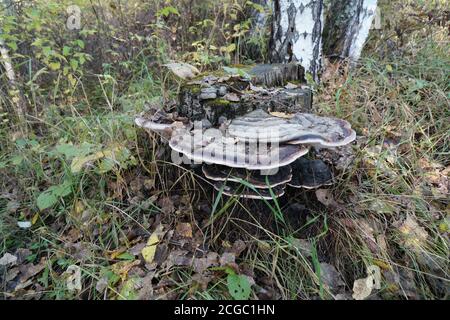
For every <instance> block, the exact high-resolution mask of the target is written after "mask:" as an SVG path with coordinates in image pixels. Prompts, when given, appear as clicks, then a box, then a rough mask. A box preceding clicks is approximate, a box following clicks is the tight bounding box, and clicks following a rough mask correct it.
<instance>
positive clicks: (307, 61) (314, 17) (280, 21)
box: [269, 0, 324, 81]
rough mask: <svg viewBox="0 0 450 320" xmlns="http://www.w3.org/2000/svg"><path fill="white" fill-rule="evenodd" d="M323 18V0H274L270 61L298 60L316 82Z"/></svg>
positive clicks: (319, 62) (319, 61) (320, 58)
mask: <svg viewBox="0 0 450 320" xmlns="http://www.w3.org/2000/svg"><path fill="white" fill-rule="evenodd" d="M323 20H324V19H323V0H274V6H273V22H272V35H271V41H270V45H269V56H270V61H271V62H272V63H288V62H298V63H300V64H301V65H302V66H303V67H304V68H305V70H306V71H307V72H309V73H310V74H311V75H312V77H313V79H314V80H315V81H318V78H319V72H320V69H321V66H322V62H321V60H322V30H323Z"/></svg>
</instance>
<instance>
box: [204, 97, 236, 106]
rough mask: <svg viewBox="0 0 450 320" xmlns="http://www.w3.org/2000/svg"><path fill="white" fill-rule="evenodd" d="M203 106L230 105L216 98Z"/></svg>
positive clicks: (226, 101)
mask: <svg viewBox="0 0 450 320" xmlns="http://www.w3.org/2000/svg"><path fill="white" fill-rule="evenodd" d="M205 105H206V106H208V107H225V106H229V105H231V102H230V101H228V100H225V99H222V98H217V99H214V100H210V101H208V102H206V103H205Z"/></svg>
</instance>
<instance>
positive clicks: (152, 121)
mask: <svg viewBox="0 0 450 320" xmlns="http://www.w3.org/2000/svg"><path fill="white" fill-rule="evenodd" d="M258 70H263V72H267V68H264V67H260V68H258ZM275 75H276V73H275ZM268 78H269V79H270V76H268V75H267V74H265V75H264V74H263V75H260V76H259V79H262V81H267V79H268ZM275 78H276V81H278V83H279V82H280V81H281V82H286V81H289V79H283V78H280V77H275ZM264 79H265V80H264ZM194 81H195V83H197V84H198V85H199V89H198V91H196V92H195V94H194V96H195V97H194V98H193V96H192V95H191V98H190V100H189V99H186V93H183V90H182V94H181V102H180V105H179V107H178V109H177V111H176V112H174V113H171V114H166V113H164V112H163V111H161V110H160V111H157V112H156V113H154V114H153V115H152V116H142V117H138V118H137V119H136V121H135V122H136V124H137V125H138V126H140V127H142V128H144V129H146V130H148V131H151V132H158V133H160V134H162V136H163V137H165V138H166V139H167V140H168V142H169V146H170V148H171V149H172V161H173V162H175V163H178V164H181V163H184V164H196V165H201V167H202V173H203V175H204V176H205V178H206V179H208V180H210V182H211V184H212V185H213V186H214V188H215V189H216V190H218V191H220V192H222V194H224V195H228V196H239V197H242V198H249V199H273V198H278V197H281V196H283V195H284V193H285V190H286V188H287V187H288V186H289V187H293V188H304V189H314V188H319V187H321V186H326V185H330V184H332V183H333V175H332V172H331V170H330V168H329V167H328V166H327V165H326V164H325V163H324V162H322V161H321V160H310V159H307V158H306V157H304V156H305V155H307V154H308V152H309V150H310V148H311V147H312V146H315V147H319V148H333V147H339V146H343V145H346V144H349V143H351V142H352V141H353V140H354V139H355V138H356V134H355V131H353V130H352V129H351V126H350V124H349V123H348V122H347V121H344V120H340V119H335V118H329V117H320V116H317V115H314V114H311V113H309V112H308V111H309V108H308V105H304V104H303V105H302V104H298V103H295V99H294V101H290V102H289V103H290V104H289V108H288V109H285V108H286V104H285V105H284V106H280V105H282V104H280V103H279V102H280V100H279V98H280V93H282V92H283V90H294V89H295V88H293V86H292V85H291V86H289V89H286V84H284V85H285V87H283V88H282V89H263V88H262V87H261V88H260V89H255V88H257V87H255V85H253V84H252V82H251V81H248V82H247V84H245V81H243V80H242V79H240V78H238V77H237V76H230V77H225V78H223V79H222V80H221V79H219V78H218V77H215V78H211V77H210V76H207V77H204V78H201V79H197V80H194ZM238 84H239V88H238V89H236V88H237V86H238ZM187 85H188V86H192V81H191V82H189V83H188V84H187ZM221 87H224V88H223V89H220V88H221ZM205 89H206V90H205ZM184 90H186V89H184ZM220 90H222V92H220ZM302 90H303V89H302ZM294 91H295V90H294ZM300 91H301V90H300ZM262 92H264V93H262ZM191 93H192V88H191ZM230 94H232V95H233V96H232V98H233V99H232V100H234V101H233V102H232V106H231V109H232V110H226V108H218V109H216V110H214V112H212V113H211V112H207V110H208V108H207V107H205V105H204V104H202V103H201V101H205V100H214V99H217V96H218V95H221V98H220V99H225V100H226V99H227V95H230ZM258 95H259V96H260V97H266V100H264V101H271V103H269V104H268V103H266V104H264V103H262V102H261V101H259V102H258V101H257V100H258V99H256V98H255V97H256V96H258ZM252 96H253V97H252ZM267 96H268V98H267ZM294 96H295V94H294ZM291 97H292V96H290V98H291ZM228 99H230V97H229V96H228ZM188 100H189V101H188ZM194 100H196V102H194ZM288 100H289V99H288ZM227 101H228V100H227ZM284 102H286V100H285V101H284ZM188 104H189V105H188ZM261 105H265V107H261ZM277 106H278V107H277Z"/></svg>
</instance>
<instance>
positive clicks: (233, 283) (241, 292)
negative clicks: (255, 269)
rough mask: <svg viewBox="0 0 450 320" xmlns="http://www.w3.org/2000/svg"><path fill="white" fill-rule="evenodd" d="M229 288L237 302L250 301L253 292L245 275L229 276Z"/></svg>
mask: <svg viewBox="0 0 450 320" xmlns="http://www.w3.org/2000/svg"><path fill="white" fill-rule="evenodd" d="M227 286H228V292H229V293H230V294H231V296H232V297H233V298H234V299H235V300H248V298H249V297H250V294H251V292H252V289H251V286H250V282H249V281H248V279H247V277H246V276H244V275H237V274H229V275H228V276H227Z"/></svg>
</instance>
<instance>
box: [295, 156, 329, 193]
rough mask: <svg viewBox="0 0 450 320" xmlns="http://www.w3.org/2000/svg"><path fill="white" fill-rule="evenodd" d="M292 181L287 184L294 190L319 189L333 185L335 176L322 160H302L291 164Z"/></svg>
mask: <svg viewBox="0 0 450 320" xmlns="http://www.w3.org/2000/svg"><path fill="white" fill-rule="evenodd" d="M291 167H292V172H293V175H292V179H291V181H289V182H288V183H287V184H288V186H290V187H293V188H303V189H317V188H320V187H323V186H330V185H332V184H333V174H332V173H331V170H330V168H329V167H328V166H327V165H326V164H325V162H323V161H322V160H308V159H305V158H300V159H298V160H297V161H295V162H294V163H293V164H291Z"/></svg>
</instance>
